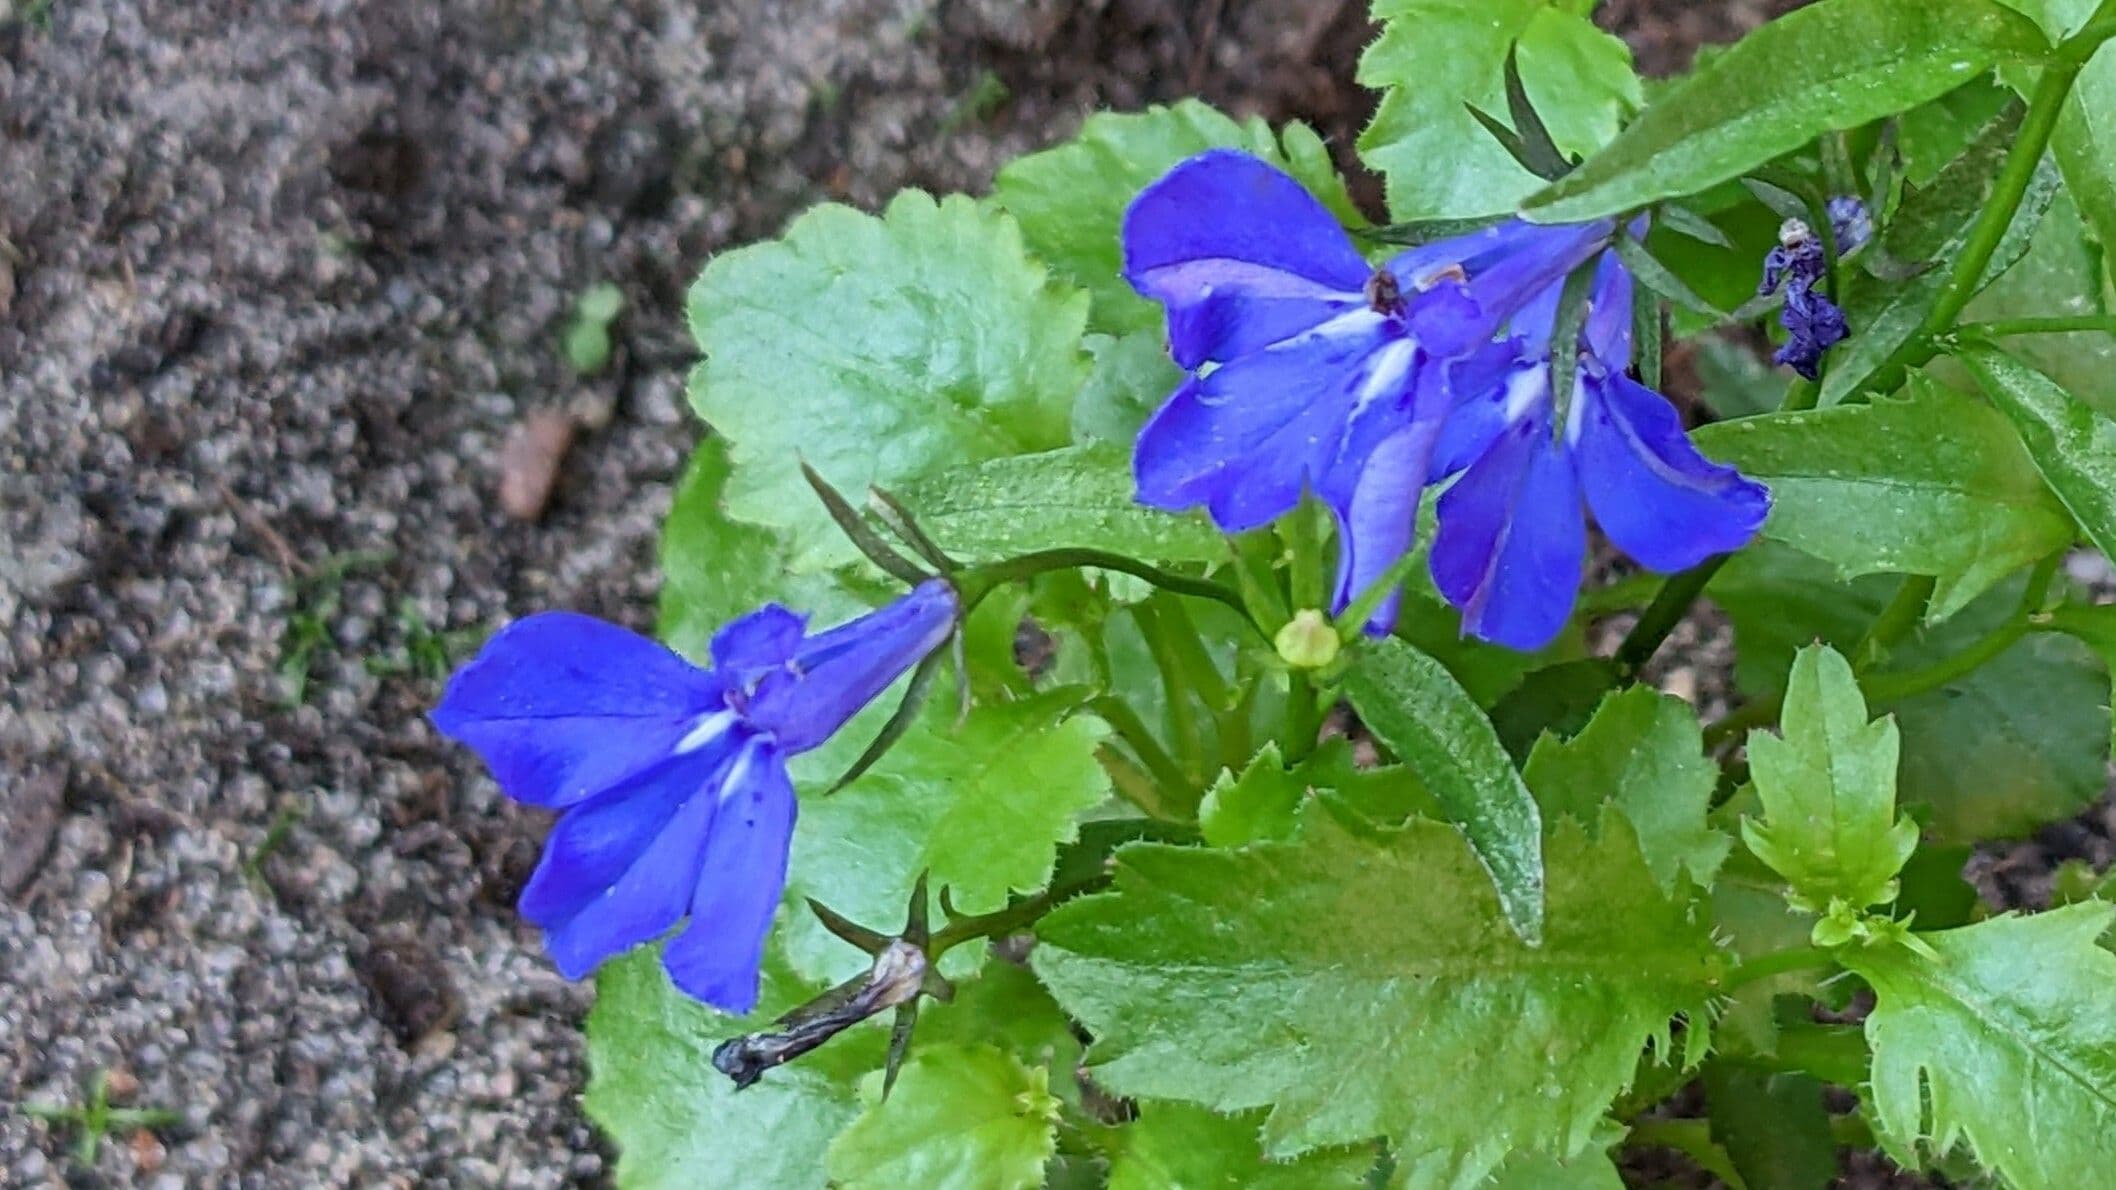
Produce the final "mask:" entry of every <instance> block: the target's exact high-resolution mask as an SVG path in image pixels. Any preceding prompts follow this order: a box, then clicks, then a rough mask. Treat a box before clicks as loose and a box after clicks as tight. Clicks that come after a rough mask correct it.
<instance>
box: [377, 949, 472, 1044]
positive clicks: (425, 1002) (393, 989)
mask: <svg viewBox="0 0 2116 1190" xmlns="http://www.w3.org/2000/svg"><path fill="white" fill-rule="evenodd" d="M360 976H361V978H362V979H363V980H365V981H366V983H367V986H368V989H369V990H370V991H372V992H373V993H374V995H375V1007H376V1009H377V1010H378V1011H377V1015H378V1016H379V1017H380V1018H381V1020H382V1023H383V1024H385V1025H387V1026H389V1030H390V1032H391V1033H393V1034H395V1035H396V1038H397V1043H398V1044H399V1045H402V1046H405V1047H406V1048H410V1047H412V1046H415V1045H417V1044H418V1043H419V1042H420V1041H422V1040H424V1039H425V1038H427V1037H429V1036H431V1035H433V1034H435V1033H438V1032H439V1031H441V1030H442V1029H445V1028H447V1027H448V1026H449V1025H451V1024H454V1023H455V1019H456V1017H457V1016H458V1015H460V1014H461V1012H462V998H461V997H460V996H458V995H457V994H456V988H455V981H454V980H453V979H451V978H450V977H449V974H448V968H447V967H446V966H445V965H444V964H443V963H442V962H441V959H440V956H438V955H436V954H434V952H433V951H432V950H431V949H429V948H428V947H427V946H426V945H425V944H424V943H421V942H419V941H418V940H416V939H413V938H391V939H375V940H373V941H371V942H370V943H369V944H368V950H367V957H366V958H365V959H364V960H362V962H361V964H360Z"/></svg>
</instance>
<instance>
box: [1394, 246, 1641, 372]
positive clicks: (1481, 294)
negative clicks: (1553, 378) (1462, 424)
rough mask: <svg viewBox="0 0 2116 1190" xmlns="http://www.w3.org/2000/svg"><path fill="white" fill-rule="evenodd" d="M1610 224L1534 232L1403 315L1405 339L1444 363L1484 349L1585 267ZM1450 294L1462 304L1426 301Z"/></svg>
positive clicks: (1441, 286)
mask: <svg viewBox="0 0 2116 1190" xmlns="http://www.w3.org/2000/svg"><path fill="white" fill-rule="evenodd" d="M1614 227H1615V224H1613V223H1611V222H1610V221H1609V220H1607V219H1598V220H1596V221H1594V222H1592V223H1576V224H1562V225H1556V226H1549V227H1538V228H1535V229H1534V233H1535V234H1534V235H1533V236H1531V237H1528V238H1526V239H1524V240H1523V242H1521V243H1520V244H1519V245H1517V246H1516V247H1515V248H1514V249H1513V250H1512V251H1510V252H1507V253H1505V254H1503V255H1501V256H1499V257H1498V258H1497V259H1495V260H1493V261H1492V262H1491V263H1490V264H1489V265H1487V266H1486V267H1485V268H1483V269H1482V270H1481V271H1478V272H1473V273H1471V274H1470V276H1469V279H1468V281H1467V282H1466V283H1464V282H1460V281H1451V280H1450V281H1441V282H1439V283H1438V284H1437V285H1435V286H1434V287H1433V288H1432V289H1430V290H1428V291H1427V292H1426V294H1425V295H1424V297H1425V299H1426V300H1419V301H1413V302H1412V303H1411V304H1410V305H1409V307H1408V311H1407V315H1406V316H1407V318H1408V320H1409V323H1410V327H1411V334H1412V336H1413V337H1414V338H1416V339H1417V340H1418V341H1419V343H1420V344H1422V345H1424V346H1425V348H1426V349H1427V350H1428V351H1430V352H1431V353H1432V354H1433V355H1435V356H1437V357H1439V358H1442V359H1448V358H1452V357H1454V356H1457V355H1461V354H1462V353H1463V352H1466V351H1468V350H1469V349H1471V348H1473V347H1475V346H1477V345H1478V344H1481V343H1484V342H1486V341H1487V340H1489V339H1490V338H1491V337H1492V336H1493V335H1495V334H1497V333H1498V331H1499V329H1500V328H1501V327H1503V326H1505V325H1506V324H1507V323H1508V322H1509V321H1510V320H1512V319H1513V317H1514V316H1515V314H1516V313H1518V312H1519V311H1520V310H1521V309H1522V307H1524V306H1526V305H1527V304H1528V303H1529V302H1531V301H1534V300H1535V299H1536V298H1537V297H1538V296H1540V295H1541V294H1542V293H1543V292H1544V291H1545V290H1547V289H1548V288H1549V287H1550V286H1552V285H1554V284H1559V283H1562V282H1563V281H1564V280H1565V275H1566V274H1567V273H1570V272H1571V271H1572V270H1573V269H1575V268H1578V267H1579V266H1580V265H1582V264H1584V263H1586V262H1587V261H1588V260H1589V259H1591V258H1592V257H1593V256H1594V254H1595V253H1596V252H1599V251H1601V250H1602V247H1603V245H1604V244H1606V243H1607V242H1608V239H1609V234H1610V232H1611V231H1612V230H1613V229H1614ZM1450 288H1452V289H1454V290H1456V291H1457V292H1458V293H1459V295H1460V296H1461V297H1463V298H1466V299H1468V300H1467V303H1466V304H1465V303H1462V302H1448V303H1440V302H1435V301H1432V300H1430V299H1431V297H1432V295H1434V294H1437V293H1440V292H1442V291H1444V290H1447V289H1450Z"/></svg>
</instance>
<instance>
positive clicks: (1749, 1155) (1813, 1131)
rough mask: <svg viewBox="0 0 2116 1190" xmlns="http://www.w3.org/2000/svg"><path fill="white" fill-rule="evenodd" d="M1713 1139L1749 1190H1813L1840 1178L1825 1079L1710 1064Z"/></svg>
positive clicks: (1708, 1090)
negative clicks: (1825, 1104)
mask: <svg viewBox="0 0 2116 1190" xmlns="http://www.w3.org/2000/svg"><path fill="white" fill-rule="evenodd" d="M1704 1084H1705V1098H1706V1100H1707V1101H1708V1102H1709V1103H1710V1105H1711V1120H1712V1139H1713V1140H1715V1141H1717V1142H1719V1147H1720V1148H1722V1149H1724V1150H1726V1154H1727V1157H1728V1158H1729V1159H1730V1160H1732V1161H1733V1162H1734V1168H1735V1170H1736V1171H1737V1172H1739V1173H1740V1174H1741V1180H1742V1182H1743V1184H1744V1185H1746V1187H1747V1190H1814V1188H1815V1187H1817V1186H1827V1185H1830V1184H1831V1183H1832V1182H1834V1181H1835V1180H1836V1177H1837V1142H1836V1140H1835V1139H1833V1138H1832V1137H1831V1136H1830V1130H1829V1112H1828V1110H1827V1109H1825V1108H1824V1107H1823V1104H1822V1092H1823V1089H1824V1088H1823V1085H1822V1082H1821V1080H1819V1079H1816V1078H1812V1077H1810V1076H1808V1075H1805V1074H1774V1073H1772V1072H1770V1071H1766V1070H1757V1069H1753V1068H1750V1067H1744V1066H1736V1065H1733V1064H1731V1063H1727V1062H1711V1063H1707V1064H1706V1066H1705V1077H1704Z"/></svg>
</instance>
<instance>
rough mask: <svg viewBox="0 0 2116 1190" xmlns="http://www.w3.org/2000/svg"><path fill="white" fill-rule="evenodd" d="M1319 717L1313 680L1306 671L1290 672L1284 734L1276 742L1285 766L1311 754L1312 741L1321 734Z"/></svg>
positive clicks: (1319, 710) (1318, 705)
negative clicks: (1282, 755)
mask: <svg viewBox="0 0 2116 1190" xmlns="http://www.w3.org/2000/svg"><path fill="white" fill-rule="evenodd" d="M1322 718H1323V716H1322V695H1321V692H1320V691H1318V690H1317V689H1316V688H1315V679H1314V678H1313V677H1312V676H1310V674H1309V672H1308V671H1307V670H1304V669H1297V670H1294V671H1293V674H1292V681H1291V683H1290V684H1289V685H1288V686H1287V689H1286V734H1285V738H1284V739H1281V740H1280V741H1279V748H1280V749H1281V750H1282V751H1283V752H1284V754H1285V757H1286V763H1287V764H1288V765H1289V766H1290V765H1296V764H1299V763H1300V762H1301V761H1303V760H1306V759H1307V758H1308V754H1309V753H1311V752H1313V751H1315V742H1316V739H1317V737H1319V736H1320V735H1321V734H1322Z"/></svg>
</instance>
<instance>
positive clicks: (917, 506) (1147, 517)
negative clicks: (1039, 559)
mask: <svg viewBox="0 0 2116 1190" xmlns="http://www.w3.org/2000/svg"><path fill="white" fill-rule="evenodd" d="M1134 491H1135V485H1134V483H1133V481H1132V471H1131V453H1130V452H1129V451H1127V450H1125V449H1123V448H1122V447H1119V446H1115V445H1112V444H1107V443H1093V444H1090V445H1087V446H1072V447H1067V448H1065V449H1063V450H1053V451H1046V452H1044V453H1042V454H1033V455H1015V456H1012V457H1009V458H1003V459H991V460H988V461H986V462H983V463H973V464H971V465H970V466H968V467H958V468H955V469H953V470H949V471H943V472H939V473H937V474H934V475H930V476H927V477H926V478H924V479H919V480H914V481H913V482H911V483H909V484H906V485H905V486H904V488H903V490H901V491H899V492H897V493H896V496H897V498H898V499H899V500H901V501H902V502H903V504H904V505H905V506H906V507H907V508H909V509H910V510H911V511H912V512H913V513H915V514H916V515H917V518H918V524H919V527H920V528H922V529H924V530H925V531H926V532H927V533H928V534H929V535H931V536H932V537H933V538H934V539H935V540H936V541H937V542H939V544H940V546H941V548H942V549H944V550H947V551H948V552H949V553H950V554H952V555H954V556H955V557H957V558H960V559H961V560H963V561H965V562H970V563H975V562H984V561H992V560H995V559H999V558H1008V557H1015V556H1018V555H1021V554H1027V553H1032V552H1034V551H1037V550H1047V549H1058V548H1062V547H1080V548H1089V549H1102V550H1110V551H1113V552H1116V553H1121V554H1127V555H1130V556H1131V557H1134V558H1138V559H1141V560H1143V561H1147V562H1158V563H1168V562H1217V561H1220V560H1222V559H1224V558H1225V557H1226V556H1227V539H1226V538H1225V537H1222V536H1221V535H1220V533H1219V531H1218V530H1216V529H1214V528H1213V527H1212V526H1211V524H1210V523H1208V522H1207V521H1206V520H1205V519H1204V518H1203V517H1202V516H1200V515H1198V514H1195V513H1192V514H1187V515H1177V514H1175V513H1168V512H1162V511H1160V510H1158V509H1153V508H1147V507H1145V506H1144V505H1142V504H1140V503H1139V502H1138V500H1137V498H1136V497H1135V495H1134Z"/></svg>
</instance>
